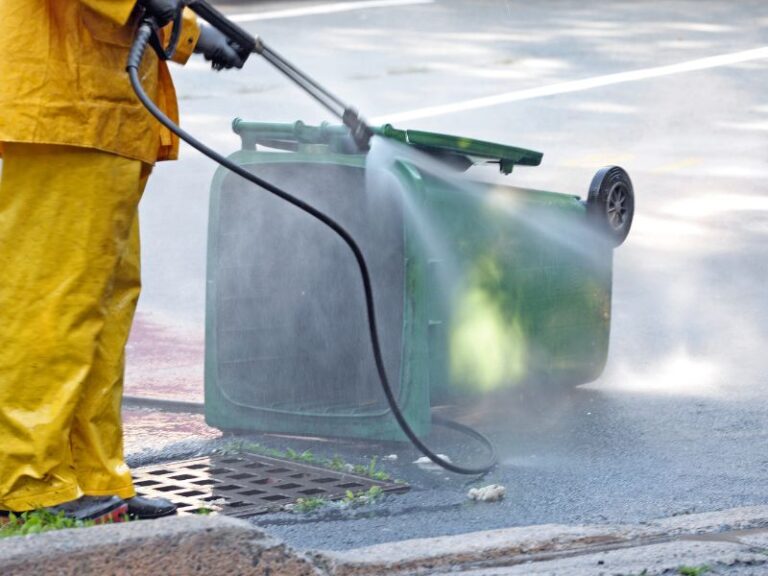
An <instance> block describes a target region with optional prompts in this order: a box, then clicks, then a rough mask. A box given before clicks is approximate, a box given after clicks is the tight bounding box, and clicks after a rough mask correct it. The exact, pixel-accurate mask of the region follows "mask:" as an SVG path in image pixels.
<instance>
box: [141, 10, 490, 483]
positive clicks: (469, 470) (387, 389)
mask: <svg viewBox="0 0 768 576" xmlns="http://www.w3.org/2000/svg"><path fill="white" fill-rule="evenodd" d="M151 35H152V28H151V25H150V24H148V23H143V24H142V25H141V26H140V27H139V29H138V31H137V33H136V37H135V39H134V42H133V45H132V46H131V51H130V53H129V55H128V63H127V65H126V70H127V71H128V75H129V77H130V80H131V86H132V87H133V90H134V91H135V92H136V96H137V97H138V98H139V100H140V101H141V103H142V104H143V105H144V106H145V107H146V109H147V110H148V111H149V112H150V113H151V114H152V115H153V116H154V117H155V118H157V119H158V121H159V122H160V123H161V124H163V125H164V126H165V127H166V128H168V129H169V130H170V131H171V132H173V133H174V134H176V135H177V136H178V137H179V138H181V139H182V140H184V141H185V142H186V143H187V144H189V145H190V146H192V147H193V148H195V149H197V150H198V151H199V152H201V153H203V154H204V155H206V156H208V157H209V158H210V159H211V160H213V161H214V162H217V163H218V164H220V165H221V166H224V167H225V168H227V169H228V170H231V171H232V172H234V173H235V174H237V175H238V176H241V177H242V178H244V179H246V180H248V181H249V182H251V183H253V184H256V185H257V186H260V187H262V188H264V190H266V191H267V192H270V193H272V194H274V195H275V196H277V197H278V198H282V199H283V200H285V201H286V202H288V203H290V204H293V205H294V206H296V207H297V208H300V209H301V210H303V211H304V212H306V213H307V214H310V215H311V216H314V217H315V218H316V219H317V220H319V221H320V222H322V223H323V224H325V225H326V226H328V227H329V228H330V229H331V230H333V231H334V232H335V233H336V234H338V235H339V236H340V237H341V239H342V240H344V242H346V244H347V246H349V249H350V250H351V251H352V254H354V256H355V260H356V261H357V265H358V267H359V269H360V276H361V278H362V281H363V290H364V291H365V306H366V311H367V315H368V331H369V334H370V337H371V346H372V348H373V357H374V360H375V362H376V371H377V372H378V375H379V380H380V381H381V387H382V389H383V390H384V395H385V396H386V398H387V403H388V404H389V408H390V410H391V411H392V414H393V415H394V416H395V420H397V423H398V425H399V426H400V428H401V429H402V431H403V432H404V433H405V435H406V436H407V437H408V439H409V440H410V441H411V443H412V444H413V445H414V446H416V448H418V449H419V450H420V451H421V452H422V453H423V454H424V455H425V456H426V457H427V458H429V459H430V460H431V461H432V462H434V463H435V464H437V465H438V466H441V467H443V468H445V469H446V470H449V471H451V472H456V473H457V474H472V475H475V474H485V473H486V472H488V471H489V470H491V469H492V468H493V467H494V466H495V465H496V461H497V457H496V450H495V448H494V446H493V444H492V443H491V442H490V440H488V438H486V437H485V436H483V435H482V434H481V433H480V432H478V431H477V430H473V429H472V428H469V427H468V426H464V425H463V424H459V423H458V422H453V421H450V420H445V419H442V418H440V417H434V418H433V421H434V422H435V423H436V424H438V425H441V426H445V427H448V428H452V429H454V430H458V431H460V432H462V433H464V434H466V435H469V436H471V437H473V438H475V439H477V440H478V441H479V442H480V443H482V444H483V445H484V446H485V447H486V448H487V449H488V452H489V453H490V458H489V461H488V463H487V464H485V465H483V466H477V467H467V466H458V465H456V464H453V463H452V462H449V461H447V460H446V459H444V458H441V457H440V456H438V455H437V454H435V453H434V452H433V451H432V450H430V449H429V447H427V446H426V444H424V443H423V442H422V441H421V440H420V439H419V437H418V436H417V435H416V433H415V432H414V431H413V429H411V426H410V425H409V424H408V422H407V421H406V419H405V416H403V413H402V411H401V410H400V406H398V404H397V399H396V398H395V395H394V393H393V391H392V386H391V385H390V383H389V378H388V376H387V372H386V369H385V368H384V360H383V357H382V354H381V346H380V343H379V331H378V327H377V323H376V310H375V307H374V299H373V286H372V283H371V276H370V273H369V272H368V264H367V263H366V261H365V257H364V256H363V253H362V251H361V250H360V247H359V246H358V245H357V242H355V239H354V238H352V236H351V235H350V234H349V232H347V230H346V229H344V228H343V227H342V226H341V224H339V223H338V222H336V221H335V220H334V219H333V218H331V217H330V216H328V215H326V214H324V213H323V212H320V211H319V210H317V209H316V208H314V207H313V206H311V205H310V204H307V203H306V202H304V201H303V200H301V199H299V198H296V197H295V196H292V195H291V194H289V193H288V192H286V191H284V190H283V189H281V188H278V187H277V186H275V185H274V184H272V183H270V182H267V181H266V180H263V179H262V178H259V177H258V176H256V175H255V174H252V173H250V172H248V171H247V170H245V169H244V168H243V167H242V166H238V165H237V164H235V163H234V162H232V161H231V160H229V159H228V158H226V157H224V156H222V155H221V154H219V153H218V152H216V151H215V150H212V149H211V148H209V147H208V146H206V145H205V144H203V143H202V142H200V141H199V140H197V139H196V138H195V137H194V136H192V135H191V134H189V133H188V132H186V131H185V130H184V129H182V128H181V127H180V126H178V125H177V124H175V123H174V122H173V121H172V120H171V119H170V118H168V116H166V115H165V114H164V113H163V111H162V110H160V108H158V107H157V106H156V105H155V103H154V102H153V101H152V100H151V99H150V98H149V96H147V93H146V91H145V90H144V87H143V86H142V85H141V80H140V79H139V73H138V68H139V65H140V64H141V60H142V58H143V57H144V52H145V51H146V49H147V43H148V42H149V38H150V36H151Z"/></svg>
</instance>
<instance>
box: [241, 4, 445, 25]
mask: <svg viewBox="0 0 768 576" xmlns="http://www.w3.org/2000/svg"><path fill="white" fill-rule="evenodd" d="M434 1H435V0H368V1H367V2H333V3H332V4H320V5H319V6H307V7H306V8H288V9H286V10H273V11H271V12H254V13H251V14H234V15H232V16H229V19H230V20H232V21H233V22H256V21H257V20H276V19H278V18H298V17H300V16H316V15H318V14H335V13H337V12H351V11H353V10H367V9H369V8H392V7H395V6H411V5H414V4H433V3H434Z"/></svg>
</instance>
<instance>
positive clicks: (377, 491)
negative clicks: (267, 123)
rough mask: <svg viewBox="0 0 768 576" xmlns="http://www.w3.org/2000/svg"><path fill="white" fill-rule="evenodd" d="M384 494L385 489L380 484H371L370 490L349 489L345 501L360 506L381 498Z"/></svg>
mask: <svg viewBox="0 0 768 576" xmlns="http://www.w3.org/2000/svg"><path fill="white" fill-rule="evenodd" d="M383 495H384V490H382V489H381V487H380V486H371V487H370V488H369V489H368V490H366V491H361V492H352V490H347V492H346V494H345V495H344V500H343V501H344V503H345V504H347V505H350V506H359V505H362V504H370V503H371V502H374V501H375V500H378V499H379V498H381V497H382V496H383Z"/></svg>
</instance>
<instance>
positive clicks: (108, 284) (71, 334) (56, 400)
mask: <svg viewBox="0 0 768 576" xmlns="http://www.w3.org/2000/svg"><path fill="white" fill-rule="evenodd" d="M181 8H182V4H181V2H180V0H140V1H139V2H136V0H2V2H0V38H2V39H3V51H2V54H1V55H0V154H2V158H3V163H2V177H1V178H0V271H2V272H0V511H4V512H5V513H6V514H7V513H8V512H10V511H13V512H22V511H26V510H36V509H43V508H45V509H50V510H52V511H53V512H55V513H63V514H64V515H66V516H68V517H72V518H78V519H103V518H108V517H113V518H114V517H116V516H117V515H121V514H124V513H125V512H126V511H127V512H128V513H129V514H130V515H131V516H133V517H137V518H148V517H150V518H151V517H158V516H162V515H166V514H169V513H173V512H174V507H173V505H171V504H170V503H169V502H167V501H163V500H150V499H146V498H139V497H136V496H135V492H134V488H133V484H132V481H131V474H130V471H129V469H128V467H127V466H126V464H125V462H124V459H123V440H122V423H121V416H120V404H121V395H122V385H123V365H124V350H125V344H126V341H127V339H128V334H129V331H130V326H131V322H132V319H133V313H134V309H135V307H136V303H137V300H138V297H139V290H140V275H139V223H138V217H137V208H138V204H139V200H140V198H141V195H142V192H143V190H144V187H145V185H146V182H147V178H148V176H149V174H150V172H151V170H152V166H153V165H154V163H155V162H156V161H158V160H170V159H175V158H176V157H177V153H178V141H177V140H176V139H175V137H174V136H172V135H171V133H170V132H168V131H166V130H165V129H164V128H161V127H160V125H159V124H158V123H157V122H156V121H155V120H154V119H153V118H152V117H151V116H150V115H149V113H147V112H146V111H145V110H144V109H143V107H142V106H141V104H140V102H139V101H138V100H137V99H136V97H135V96H134V94H133V91H132V90H131V87H130V83H129V80H128V77H127V74H126V73H125V71H124V70H125V62H126V59H127V55H128V50H129V46H130V44H131V41H132V39H133V33H134V32H135V30H136V27H137V25H138V22H139V19H140V17H141V15H142V13H149V14H150V15H152V16H154V17H155V19H156V20H157V21H158V23H159V24H161V25H163V24H166V23H168V22H169V21H170V20H171V19H172V17H173V15H174V14H175V13H176V11H177V10H180V9H181ZM163 32H165V33H167V28H165V29H164V30H163ZM166 35H167V34H166ZM193 51H195V52H202V53H203V54H204V55H205V56H206V58H207V59H209V60H212V61H213V64H214V66H216V67H217V68H220V67H225V68H231V67H233V66H237V67H240V66H242V62H241V61H240V60H239V58H238V56H237V54H236V52H235V51H234V50H233V49H232V48H231V46H229V44H228V42H227V39H226V38H225V37H224V36H222V35H221V34H220V33H219V32H217V31H216V30H215V29H212V28H210V27H202V28H201V27H199V26H198V25H197V23H196V21H195V17H194V14H193V13H191V12H189V11H188V10H185V12H184V17H183V24H182V29H181V36H180V41H179V44H178V49H177V51H176V55H175V57H174V60H175V61H177V62H179V63H184V62H185V61H186V60H187V59H188V58H189V57H190V55H191V54H192V52H193ZM141 76H142V81H143V84H144V86H145V87H146V88H147V92H148V93H149V94H150V95H151V96H152V97H153V99H154V101H155V102H156V103H157V104H158V105H159V106H160V107H161V108H162V109H163V110H164V111H165V112H166V113H167V114H169V115H170V116H171V117H172V118H174V119H175V118H177V116H178V111H177V104H176V96H175V92H174V89H173V84H172V82H171V78H170V74H169V72H168V68H167V67H166V64H165V62H162V61H160V60H159V59H158V58H157V57H156V55H155V54H154V53H153V52H152V51H151V50H150V51H148V52H147V55H146V56H145V58H144V62H143V64H142V68H141Z"/></svg>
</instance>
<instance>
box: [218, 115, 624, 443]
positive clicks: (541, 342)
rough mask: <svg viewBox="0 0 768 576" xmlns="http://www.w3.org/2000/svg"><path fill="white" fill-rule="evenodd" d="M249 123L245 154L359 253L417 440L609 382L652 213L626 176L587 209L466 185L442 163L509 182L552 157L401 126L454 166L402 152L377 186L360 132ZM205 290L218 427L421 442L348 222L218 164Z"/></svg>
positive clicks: (408, 139) (593, 194)
mask: <svg viewBox="0 0 768 576" xmlns="http://www.w3.org/2000/svg"><path fill="white" fill-rule="evenodd" d="M234 129H235V132H237V133H238V134H239V135H240V136H241V139H242V144H243V146H242V149H241V150H239V151H238V152H235V153H234V154H232V155H231V156H230V159H231V160H233V161H234V162H236V163H237V164H239V165H241V166H243V167H245V168H246V169H248V170H250V171H252V172H254V173H255V174H258V175H259V176H261V177H262V178H264V179H266V180H268V181H270V182H273V183H275V184H277V185H278V186H280V187H281V188H283V189H285V190H287V191H289V192H291V193H292V194H294V195H296V196H297V197H299V198H301V199H303V200H305V201H307V202H309V203H310V204H312V205H313V206H315V207H317V208H318V209H320V210H322V211H323V212H325V213H327V214H329V215H330V216H332V217H333V218H334V219H336V220H338V221H339V222H340V223H341V224H342V225H343V226H344V227H345V228H347V229H348V230H349V231H350V232H351V233H352V235H353V237H354V238H355V239H356V240H357V241H358V243H359V244H360V246H361V248H362V249H363V251H364V253H365V255H366V259H367V261H368V264H369V267H370V271H371V276H372V281H373V286H374V291H375V299H376V309H377V319H378V323H379V331H380V336H381V344H382V352H383V355H384V361H385V366H386V369H387V373H388V375H389V376H390V380H391V381H392V384H393V387H394V389H395V393H396V395H397V397H398V402H399V405H400V407H401V409H402V411H403V413H404V415H405V416H406V418H407V420H408V422H409V423H410V424H411V426H412V428H413V429H414V431H415V432H416V433H417V434H419V435H424V434H426V433H428V431H429V429H430V408H431V406H432V405H433V404H434V403H436V402H445V401H450V400H452V399H455V398H457V397H462V398H466V397H469V398H470V401H471V398H472V397H473V396H475V395H486V394H489V393H496V392H499V391H503V390H505V389H508V388H509V387H513V386H519V385H521V384H524V383H527V382H542V383H543V382H546V383H548V384H552V383H554V384H558V385H578V384H582V383H585V382H588V381H591V380H593V379H595V378H597V377H598V376H599V375H600V373H601V371H602V369H603V366H604V364H605V360H606V357H607V351H608V337H609V327H610V307H611V281H612V279H611V274H612V272H611V270H612V250H613V248H614V246H615V244H617V243H619V242H620V241H623V238H624V237H625V236H626V233H627V232H628V229H629V225H631V217H632V210H633V208H634V204H633V202H634V200H633V193H632V188H631V182H630V181H629V179H628V177H626V173H624V172H623V171H622V170H621V169H619V168H611V169H604V170H602V171H601V172H599V173H598V175H597V176H596V177H595V180H594V181H593V183H592V186H591V188H590V194H589V198H588V200H587V202H582V201H581V200H580V199H579V198H578V197H576V196H569V195H563V194H554V193H549V192H540V191H534V190H527V189H521V188H514V187H506V186H503V187H502V186H497V185H493V184H484V183H481V182H474V181H471V180H467V179H464V180H463V181H460V180H457V179H456V178H454V177H446V175H445V168H444V167H445V166H446V165H451V166H453V167H454V168H455V169H459V170H464V169H466V168H468V167H470V166H472V165H473V164H477V163H486V162H492V163H496V164H498V165H499V167H500V169H501V170H502V172H504V173H509V172H511V170H512V168H513V167H514V166H516V165H527V166H536V165H538V164H539V163H540V162H541V157H542V155H541V154H540V153H538V152H533V151H530V150H525V149H521V148H515V147H511V146H502V145H498V144H492V143H487V142H479V141H474V140H470V139H465V138H456V137H452V136H446V135H440V134H432V133H427V132H416V131H401V130H396V129H394V128H392V127H391V126H384V127H382V128H378V129H376V130H375V132H376V133H377V134H379V135H381V136H385V137H386V138H389V139H391V140H397V141H399V142H400V143H405V144H406V145H407V147H410V148H414V149H418V150H419V151H420V153H424V154H427V155H428V157H439V158H440V160H441V161H442V163H441V164H440V167H441V169H434V170H433V169H432V168H430V166H429V162H426V163H422V162H414V161H413V160H412V158H411V157H410V155H409V154H403V155H402V157H400V155H399V154H398V152H397V150H398V148H394V152H392V153H391V154H388V155H387V158H386V161H385V162H382V163H381V164H380V165H377V166H376V167H375V170H376V177H375V178H374V179H373V182H374V183H375V185H372V179H371V178H370V175H371V173H372V172H373V170H374V167H372V166H370V165H369V166H367V163H368V164H370V163H371V162H372V161H373V159H372V158H370V157H367V156H366V155H365V154H362V153H360V152H358V151H357V150H356V149H355V147H354V146H351V145H350V141H349V138H348V135H347V132H346V129H344V128H343V127H335V126H329V125H322V126H317V127H313V126H307V125H304V124H303V123H301V122H297V123H296V124H264V123H249V122H243V121H240V120H236V121H235V123H234ZM374 149H375V148H374ZM400 149H403V150H406V151H407V148H404V147H401V148H400ZM366 168H368V170H366ZM367 175H368V176H369V178H368V179H366V176H367ZM207 282H208V289H207V314H206V368H205V413H206V421H207V422H208V423H209V424H210V425H212V426H215V427H217V428H220V429H223V430H231V431H257V432H275V433H286V434H299V435H317V436H337V437H356V438H370V439H379V440H402V439H404V435H403V434H402V432H401V431H400V429H399V427H398V426H397V423H396V421H395V419H394V417H393V416H392V414H391V413H390V411H389V408H388V406H387V404H386V400H385V398H384V395H383V393H382V391H381V385H380V383H379V380H378V377H377V374H376V370H375V365H374V362H373V355H372V352H371V346H370V339H369V336H368V324H367V319H366V314H365V305H364V295H363V291H362V283H361V280H360V276H359V271H358V269H357V265H356V263H355V261H354V258H353V256H352V254H351V252H350V251H349V249H348V247H347V246H346V244H344V243H343V241H342V240H341V239H340V238H338V237H337V236H336V235H335V233H333V232H332V231H331V230H330V229H328V228H327V227H326V226H324V225H323V224H321V223H320V222H318V221H316V220H315V219H314V218H312V217H311V216H309V215H307V214H305V213H303V212H302V211H300V210H298V209H297V208H295V207H294V206H292V205H290V204H288V203H286V202H284V201H282V200H280V199H279V198H276V197H274V196H273V195H271V194H268V193H266V192H264V191H262V190H259V189H258V188H257V187H254V186H253V185H252V184H250V183H248V182H245V181H244V180H242V179H241V178H239V177H238V176H236V175H234V174H231V173H229V172H227V171H226V170H224V169H220V170H219V171H217V173H216V175H215V177H214V181H213V184H212V188H211V205H210V220H209V236H208V272H207Z"/></svg>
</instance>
